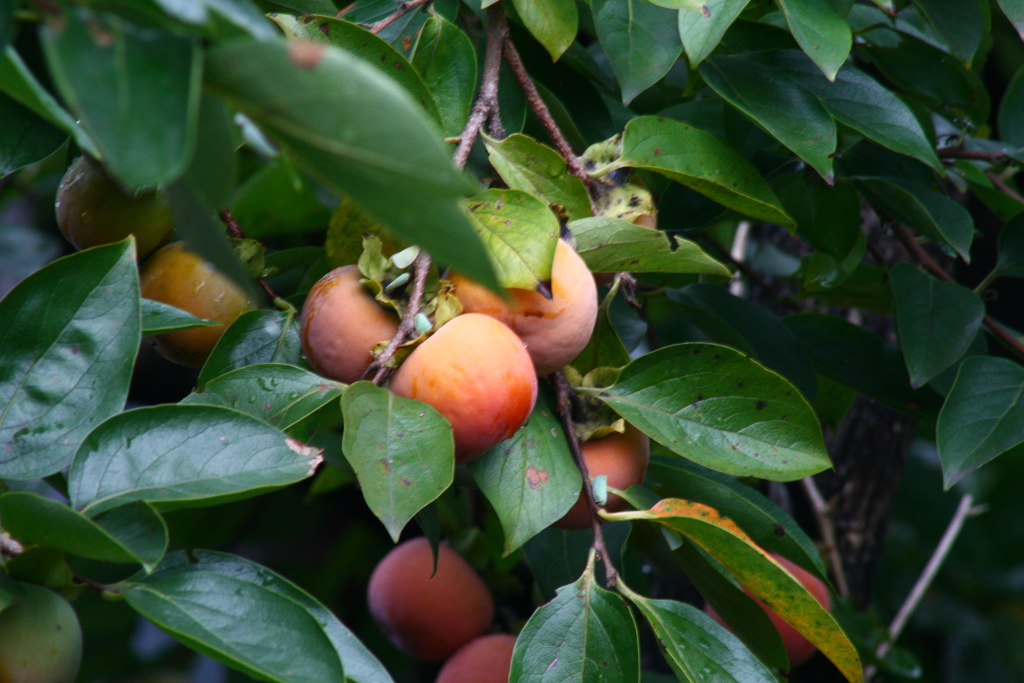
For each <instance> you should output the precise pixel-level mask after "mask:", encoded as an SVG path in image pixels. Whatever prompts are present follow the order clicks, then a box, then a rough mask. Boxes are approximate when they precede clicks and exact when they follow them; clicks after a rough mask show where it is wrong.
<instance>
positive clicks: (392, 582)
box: [367, 536, 494, 662]
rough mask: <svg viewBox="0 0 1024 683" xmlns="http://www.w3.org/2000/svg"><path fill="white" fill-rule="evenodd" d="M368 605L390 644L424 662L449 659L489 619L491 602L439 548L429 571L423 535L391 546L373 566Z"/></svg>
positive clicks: (454, 556)
mask: <svg viewBox="0 0 1024 683" xmlns="http://www.w3.org/2000/svg"><path fill="white" fill-rule="evenodd" d="M367 603H368V605H369V608H370V614H372V615H373V618H374V619H375V620H376V622H377V624H378V625H379V626H380V628H381V630H382V631H384V633H385V634H386V635H387V637H388V639H390V640H391V642H392V643H394V644H395V645H396V646H397V647H398V648H400V649H402V650H403V651H405V652H407V653H408V654H410V655H412V656H413V657H415V658H416V659H420V660H423V661H428V662H433V661H440V660H442V659H445V658H447V657H449V656H450V655H451V654H452V653H454V652H455V651H456V650H458V649H459V648H461V647H462V646H463V645H465V644H466V643H468V642H470V641H471V640H473V639H474V638H477V637H479V636H480V635H482V634H483V632H484V631H486V630H487V627H488V626H490V625H491V620H493V619H494V598H493V597H492V596H491V592H490V590H489V589H488V588H487V585H486V584H485V583H484V582H483V580H482V579H481V578H480V576H479V575H478V574H477V573H476V571H474V569H473V568H472V567H471V566H469V563H468V562H466V560H464V559H463V558H462V556H461V555H459V554H458V553H457V552H456V551H454V550H452V549H451V548H449V547H448V546H447V545H444V544H441V545H440V546H439V547H438V553H437V571H436V572H434V555H433V552H432V551H431V548H430V542H429V541H428V540H427V539H426V538H424V537H422V536H420V537H419V538H414V539H411V540H408V541H405V542H404V543H401V544H399V545H397V546H395V548H394V549H392V550H391V552H389V553H388V554H387V555H385V556H384V559H382V560H381V561H380V562H379V563H378V564H377V567H376V568H375V569H374V570H373V575H372V576H371V577H370V584H369V586H368V587H367Z"/></svg>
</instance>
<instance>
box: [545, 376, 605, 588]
mask: <svg viewBox="0 0 1024 683" xmlns="http://www.w3.org/2000/svg"><path fill="white" fill-rule="evenodd" d="M551 378H552V382H553V383H554V385H555V397H556V399H555V409H556V410H557V411H558V417H559V418H561V420H562V427H563V428H564V429H565V438H566V439H567V440H568V442H569V450H570V451H572V457H573V460H575V461H576V467H578V468H579V470H580V474H582V475H583V497H584V498H586V500H587V508H588V509H589V510H590V525H591V527H592V528H593V530H594V545H593V548H594V550H595V551H596V552H597V555H598V557H600V558H601V562H603V563H604V576H605V583H607V585H608V587H609V588H613V587H614V586H615V579H616V572H615V567H614V566H613V565H612V562H611V556H610V555H609V554H608V547H607V546H606V545H605V542H604V531H603V530H602V528H601V524H602V522H601V518H600V517H599V516H598V515H597V501H596V500H595V499H594V490H593V488H592V485H591V482H590V473H589V472H588V471H587V463H586V462H584V460H583V451H582V450H580V440H579V438H578V437H577V436H576V430H575V429H574V428H573V424H572V404H571V400H572V399H571V398H570V397H571V396H572V387H571V386H570V385H569V380H567V379H566V378H565V374H563V373H562V371H561V370H559V371H558V372H554V373H552V374H551Z"/></svg>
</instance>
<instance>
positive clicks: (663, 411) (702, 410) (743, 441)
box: [592, 343, 831, 481]
mask: <svg viewBox="0 0 1024 683" xmlns="http://www.w3.org/2000/svg"><path fill="white" fill-rule="evenodd" d="M592 392H593V393H596V394H597V395H598V396H599V397H600V398H601V400H603V401H604V402H605V403H607V404H608V405H610V406H611V407H612V408H613V409H614V410H615V412H617V413H619V414H620V415H621V416H622V417H624V418H625V419H626V420H627V421H628V422H630V423H632V424H633V425H634V426H636V427H637V428H639V429H640V430H641V431H643V432H644V433H645V434H647V435H648V436H650V437H651V438H652V439H654V440H656V441H658V442H659V443H660V444H662V445H663V446H665V447H666V448H668V449H669V450H671V451H672V452H674V453H677V454H679V455H681V456H683V457H685V458H687V459H689V460H693V461H694V462H696V463H698V464H700V465H704V466H705V467H709V468H711V469H713V470H717V471H719V472H725V473H726V474H734V475H738V476H750V477H761V478H764V479H772V480H775V481H792V480H794V479H799V478H801V477H804V476H807V475H809V474H814V473H817V472H820V471H822V470H824V469H826V468H828V467H830V466H831V462H830V461H829V458H828V453H827V452H826V451H825V444H824V441H823V439H822V435H821V427H820V426H819V425H818V418H817V416H816V415H815V414H814V410H813V409H812V408H811V406H810V405H809V404H808V403H807V401H806V400H805V399H804V398H803V396H801V395H800V392H799V391H797V390H796V388H795V387H793V386H792V385H791V384H789V382H787V381H786V380H784V379H783V378H782V377H780V376H778V375H776V374H775V373H774V372H771V371H770V370H768V369H766V368H765V367H764V366H762V365H760V364H759V363H757V362H756V361H753V360H751V359H750V358H747V357H745V356H744V355H743V354H741V353H739V352H738V351H735V350H733V349H731V348H729V347H727V346H719V345H717V344H698V343H689V344H677V345H675V346H667V347H664V348H662V349H658V350H657V351H653V352H651V353H648V354H646V355H644V356H641V357H640V358H637V359H636V360H634V361H632V362H631V363H630V364H629V365H627V366H626V367H625V368H624V369H623V370H622V374H621V375H619V380H618V382H616V383H615V385H614V386H612V387H610V388H608V389H604V390H601V391H598V390H592Z"/></svg>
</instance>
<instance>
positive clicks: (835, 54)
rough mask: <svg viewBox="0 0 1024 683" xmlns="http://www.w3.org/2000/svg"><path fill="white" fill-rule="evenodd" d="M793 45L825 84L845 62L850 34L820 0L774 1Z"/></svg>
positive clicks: (830, 9)
mask: <svg viewBox="0 0 1024 683" xmlns="http://www.w3.org/2000/svg"><path fill="white" fill-rule="evenodd" d="M776 2H777V3H778V5H779V8H780V9H781V10H782V14H783V16H784V17H786V23H787V24H789V30H790V32H791V33H792V34H793V37H794V38H796V42H797V43H799V45H800V47H801V48H802V49H803V51H804V52H805V53H806V54H807V56H808V57H810V58H811V61H813V62H814V63H815V64H817V65H818V68H819V69H821V72H822V73H823V74H825V77H826V78H828V80H830V81H833V80H835V78H836V72H837V71H839V67H841V66H842V65H843V63H844V62H845V61H846V57H847V56H848V55H849V54H850V47H851V46H852V45H853V34H852V33H850V26H849V24H847V23H846V18H845V17H843V16H841V15H840V14H839V13H838V12H837V11H836V9H835V8H834V7H833V6H832V4H831V3H829V2H822V1H821V0H776Z"/></svg>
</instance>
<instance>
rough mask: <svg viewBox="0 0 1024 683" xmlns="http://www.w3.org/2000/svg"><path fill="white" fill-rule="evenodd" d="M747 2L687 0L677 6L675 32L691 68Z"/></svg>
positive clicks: (695, 65) (720, 38) (702, 57)
mask: <svg viewBox="0 0 1024 683" xmlns="http://www.w3.org/2000/svg"><path fill="white" fill-rule="evenodd" d="M748 2H750V0H708V1H707V2H703V3H690V2H688V3H686V6H684V7H681V8H680V9H681V10H682V11H681V12H679V36H680V37H681V38H682V41H683V50H684V51H685V52H686V56H687V58H688V59H689V62H690V68H691V69H696V68H697V67H698V66H699V65H700V63H701V62H703V61H704V59H705V58H707V56H708V55H710V54H711V53H712V52H713V51H714V49H715V48H716V47H718V43H719V41H720V40H722V36H724V35H725V31H726V30H727V29H728V28H729V27H730V26H731V25H732V22H733V21H735V20H736V17H738V16H739V15H740V12H742V11H743V8H745V7H746V6H747V3H748Z"/></svg>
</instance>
